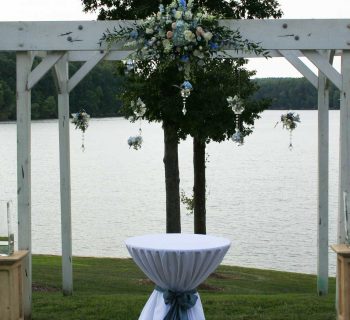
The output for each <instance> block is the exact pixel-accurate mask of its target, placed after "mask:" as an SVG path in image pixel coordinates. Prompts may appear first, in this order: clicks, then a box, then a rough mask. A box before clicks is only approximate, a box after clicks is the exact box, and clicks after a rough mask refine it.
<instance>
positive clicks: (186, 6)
mask: <svg viewBox="0 0 350 320" xmlns="http://www.w3.org/2000/svg"><path fill="white" fill-rule="evenodd" d="M220 18H222V17H221V16H219V15H213V14H210V13H208V11H207V10H206V9H205V8H198V9H196V10H195V9H194V4H193V0H189V1H188V2H186V0H174V1H173V2H172V3H171V4H170V5H167V6H164V5H163V4H160V5H159V11H158V12H157V13H154V14H153V15H151V16H149V17H147V18H146V19H145V20H142V21H141V22H140V23H136V22H135V23H131V24H130V25H127V26H119V28H117V27H115V28H114V30H113V31H111V30H107V31H106V32H105V33H104V34H103V36H102V38H101V41H100V44H102V42H104V41H106V42H107V43H108V46H109V47H111V46H112V45H113V44H115V43H119V42H124V47H129V48H135V49H136V50H135V52H134V53H133V54H132V56H131V57H130V59H134V60H149V61H155V62H159V61H161V62H162V63H174V62H175V63H176V64H177V65H178V68H179V71H183V72H184V76H185V80H187V81H188V80H190V77H191V72H190V71H191V66H193V65H199V66H203V65H204V64H205V60H206V59H208V58H211V57H230V56H229V55H227V54H226V53H225V50H224V48H226V47H227V48H228V47H229V48H230V49H233V50H236V51H240V50H248V51H253V52H255V53H257V54H263V55H265V56H266V55H267V52H265V51H264V50H263V49H262V48H261V47H260V46H259V45H258V44H256V43H252V42H249V41H248V40H244V39H242V36H241V35H240V32H239V31H238V30H231V29H229V28H227V27H225V26H220V25H219V19H220Z"/></svg>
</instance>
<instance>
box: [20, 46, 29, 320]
mask: <svg viewBox="0 0 350 320" xmlns="http://www.w3.org/2000/svg"><path fill="white" fill-rule="evenodd" d="M32 62H33V59H32V55H31V54H30V53H29V52H18V53H17V72H16V73H17V80H16V82H17V201H18V204H17V208H18V209H17V210H18V249H19V250H28V251H29V254H28V255H27V257H26V258H25V260H24V265H23V269H22V277H23V312H24V319H25V320H29V319H31V313H32V253H31V251H32V234H31V225H32V222H31V221H32V220H31V127H30V123H31V93H30V90H28V89H27V82H28V77H29V74H30V70H31V68H32Z"/></svg>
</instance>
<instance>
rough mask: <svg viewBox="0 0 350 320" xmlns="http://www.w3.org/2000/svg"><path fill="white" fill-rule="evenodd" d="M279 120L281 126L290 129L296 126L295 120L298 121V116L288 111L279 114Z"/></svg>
mask: <svg viewBox="0 0 350 320" xmlns="http://www.w3.org/2000/svg"><path fill="white" fill-rule="evenodd" d="M281 122H282V125H283V128H285V129H287V130H290V131H292V130H294V129H295V128H296V127H297V122H300V116H299V114H294V112H288V113H286V114H282V115H281Z"/></svg>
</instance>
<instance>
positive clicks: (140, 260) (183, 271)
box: [125, 234, 230, 320]
mask: <svg viewBox="0 0 350 320" xmlns="http://www.w3.org/2000/svg"><path fill="white" fill-rule="evenodd" d="M125 243H126V246H127V248H128V250H129V252H130V255H131V256H132V258H133V259H134V261H135V263H136V264H137V265H138V266H139V267H140V269H141V270H142V271H143V272H144V273H145V274H146V275H147V276H148V277H149V278H150V279H151V280H152V281H153V282H154V283H155V284H156V285H157V286H159V287H161V288H163V289H168V290H171V291H174V292H184V291H189V290H193V289H196V287H197V286H199V285H200V284H201V283H202V282H203V281H204V280H205V279H206V278H207V277H208V276H209V275H210V274H211V273H212V272H213V271H214V270H215V269H216V268H217V266H218V265H219V264H220V262H221V261H222V259H223V258H224V256H225V254H226V252H227V251H228V249H229V247H230V241H229V240H227V239H224V238H218V237H212V236H207V235H194V234H158V235H145V236H139V237H133V238H129V239H127V240H126V241H125ZM197 295H198V294H197ZM169 308H170V306H169V305H166V304H165V302H164V299H163V293H161V292H159V291H157V290H154V291H153V293H152V295H151V296H150V298H149V300H148V301H147V303H146V305H145V307H144V309H143V311H142V313H141V315H140V318H139V320H163V319H164V317H165V315H166V314H167V312H168V310H169ZM187 314H188V318H189V320H202V319H205V317H204V313H203V307H202V304H201V301H200V298H199V295H198V300H197V302H196V304H195V305H194V307H192V308H191V309H189V310H188V311H187Z"/></svg>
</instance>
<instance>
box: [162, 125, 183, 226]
mask: <svg viewBox="0 0 350 320" xmlns="http://www.w3.org/2000/svg"><path fill="white" fill-rule="evenodd" d="M163 130H164V159H163V162H164V168H165V191H166V232H167V233H181V219H180V188H179V184H180V175H179V158H178V139H177V132H176V128H174V127H172V126H171V125H169V124H167V123H163Z"/></svg>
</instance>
